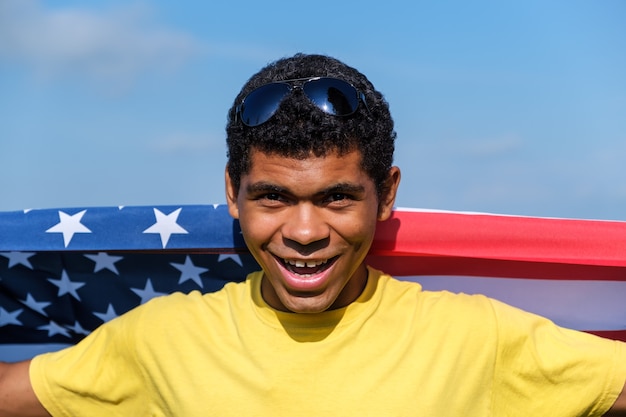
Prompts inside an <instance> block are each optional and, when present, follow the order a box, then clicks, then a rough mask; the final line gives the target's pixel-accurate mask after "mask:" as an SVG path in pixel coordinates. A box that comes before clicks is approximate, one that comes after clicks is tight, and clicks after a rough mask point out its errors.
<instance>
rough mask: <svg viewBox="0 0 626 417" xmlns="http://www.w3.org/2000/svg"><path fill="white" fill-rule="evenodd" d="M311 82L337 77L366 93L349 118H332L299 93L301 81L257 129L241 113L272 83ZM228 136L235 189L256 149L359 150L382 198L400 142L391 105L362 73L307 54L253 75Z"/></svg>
mask: <svg viewBox="0 0 626 417" xmlns="http://www.w3.org/2000/svg"><path fill="white" fill-rule="evenodd" d="M311 77H330V78H336V79H339V80H342V81H343V82H345V83H348V84H350V85H352V86H353V87H354V88H355V89H356V92H355V94H362V96H355V100H356V103H357V107H356V111H355V112H354V113H352V114H350V115H348V116H330V115H329V114H327V113H325V112H324V111H323V110H321V109H320V108H318V107H317V106H316V105H315V104H314V103H313V102H312V101H311V100H310V99H309V98H308V97H307V95H306V94H305V92H304V91H303V90H302V89H301V88H299V85H301V84H302V82H296V83H293V84H292V85H295V87H296V88H294V89H291V90H290V91H289V92H287V93H286V95H285V96H284V98H283V99H282V101H280V106H279V107H278V109H277V110H276V112H275V113H274V114H273V115H272V116H271V117H270V118H269V119H268V120H267V121H266V122H264V123H262V124H260V125H258V126H254V127H249V126H246V125H245V124H244V123H243V121H242V114H241V113H240V111H239V110H240V109H241V107H242V106H241V105H242V103H244V106H245V103H246V102H245V100H246V99H247V98H248V95H249V94H250V93H251V92H252V91H253V90H255V89H257V88H259V87H261V86H264V85H266V84H270V83H275V82H280V81H284V80H294V79H308V78H311ZM332 82H333V81H330V83H331V84H330V85H331V87H330V88H329V89H328V101H329V102H331V104H335V106H336V108H339V107H341V103H336V102H335V103H333V97H332V91H333V87H332ZM270 98H274V99H275V100H274V101H277V99H276V97H275V96H274V97H272V96H271V95H268V96H266V97H264V99H265V101H268V100H270ZM340 98H341V97H340ZM363 100H364V102H363ZM270 101H271V100H270ZM256 104H257V105H267V104H268V103H260V104H259V103H256ZM226 132H227V143H228V158H229V159H228V172H229V175H230V178H231V180H232V181H233V183H234V185H235V187H236V188H238V187H239V185H240V180H241V176H242V175H244V174H246V173H247V172H248V171H249V169H250V155H251V151H252V150H258V151H261V152H263V153H268V154H275V155H280V156H287V157H292V158H306V157H308V156H309V155H311V154H313V155H316V156H325V155H327V154H328V153H331V152H338V153H339V154H345V153H347V152H350V151H353V150H358V151H359V152H360V153H361V155H362V161H361V162H362V167H363V170H364V171H365V172H366V173H367V174H368V175H369V176H370V178H372V180H373V181H374V183H375V184H376V188H377V192H378V194H379V195H380V194H381V192H382V191H383V190H382V188H383V187H384V184H385V180H386V178H387V175H388V172H389V169H390V168H391V165H392V162H393V151H394V140H395V137H396V134H395V132H394V130H393V120H392V118H391V114H390V112H389V106H388V104H387V102H386V101H385V99H384V98H383V96H382V94H381V93H379V92H378V91H376V90H375V89H374V86H373V85H372V84H371V83H370V82H369V80H368V79H367V78H366V77H365V76H364V75H363V74H361V73H360V72H359V71H357V70H356V69H354V68H352V67H349V66H347V65H345V64H344V63H342V62H341V61H338V60H337V59H334V58H331V57H328V56H323V55H305V54H297V55H295V56H293V57H291V58H284V59H281V60H278V61H276V62H274V63H272V64H270V65H268V66H266V67H265V68H263V69H262V70H261V71H259V72H258V73H257V74H256V75H254V76H252V78H250V80H248V82H247V83H246V84H245V85H244V86H243V88H242V89H241V92H240V93H239V95H238V96H237V98H236V99H235V103H234V104H233V106H232V107H231V109H230V111H229V113H228V125H227V127H226Z"/></svg>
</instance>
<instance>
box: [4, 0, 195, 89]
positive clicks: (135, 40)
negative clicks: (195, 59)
mask: <svg viewBox="0 0 626 417" xmlns="http://www.w3.org/2000/svg"><path fill="white" fill-rule="evenodd" d="M152 20H153V19H151V13H150V11H149V10H148V9H147V8H146V7H143V6H137V5H132V6H124V7H117V8H114V9H107V10H91V9H87V8H84V7H82V8H76V7H74V8H63V9H51V8H46V7H45V6H44V5H43V4H42V3H41V2H39V1H37V0H3V1H2V2H0V62H2V61H4V62H5V63H9V64H13V65H15V64H17V65H19V66H22V67H23V66H25V67H26V68H28V69H29V70H31V71H33V72H34V73H35V74H37V75H38V76H42V77H46V78H56V77H73V76H76V75H79V76H83V77H86V78H88V79H92V80H96V81H113V82H116V83H118V82H123V83H127V82H128V81H130V80H132V79H134V78H136V77H137V76H138V75H139V74H141V73H144V72H146V71H153V70H158V71H163V70H165V71H167V70H172V69H175V68H177V67H178V66H180V65H181V64H183V63H184V62H185V61H186V60H187V59H189V58H190V57H191V56H193V55H194V54H196V53H198V52H199V51H200V50H201V49H202V48H201V46H200V43H199V42H198V41H196V40H195V39H194V38H193V37H192V36H190V35H188V34H185V33H182V32H177V31H175V30H171V29H167V28H164V27H160V26H159V25H157V24H155V23H154V22H153V21H152Z"/></svg>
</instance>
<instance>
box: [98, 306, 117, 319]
mask: <svg viewBox="0 0 626 417" xmlns="http://www.w3.org/2000/svg"><path fill="white" fill-rule="evenodd" d="M93 314H94V315H96V316H98V317H99V318H100V320H102V321H103V322H105V323H106V322H107V321H110V320H113V319H114V318H116V317H117V316H118V314H117V313H116V312H115V309H114V308H113V305H112V304H109V307H108V308H107V311H106V313H96V312H94V313H93Z"/></svg>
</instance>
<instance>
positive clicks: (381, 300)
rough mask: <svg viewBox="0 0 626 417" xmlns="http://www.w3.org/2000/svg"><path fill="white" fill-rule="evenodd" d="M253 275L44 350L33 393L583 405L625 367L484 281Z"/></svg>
mask: <svg viewBox="0 0 626 417" xmlns="http://www.w3.org/2000/svg"><path fill="white" fill-rule="evenodd" d="M260 280H261V274H260V273H254V274H251V275H250V276H249V277H248V279H247V280H246V282H245V283H240V284H234V283H233V284H227V285H226V286H225V287H224V289H223V290H221V291H219V292H216V293H211V294H204V295H203V294H200V293H198V292H194V293H191V294H189V295H183V294H174V295H170V296H166V297H161V298H158V299H154V300H152V301H151V302H149V303H147V304H145V305H143V306H141V307H139V308H137V309H135V310H133V311H131V312H129V313H127V314H125V315H123V316H121V317H119V318H117V319H115V320H113V321H111V322H109V323H107V324H105V325H102V326H101V327H100V328H99V329H97V330H96V331H95V332H93V333H92V334H91V335H90V336H88V337H87V338H86V339H85V340H83V341H82V342H81V343H79V344H78V345H77V346H76V347H71V348H68V349H66V350H63V351H60V352H56V353H50V354H45V355H42V356H38V357H36V358H35V359H34V360H33V362H32V365H31V370H30V374H31V380H32V383H33V387H34V389H35V392H36V394H37V396H38V397H39V399H40V400H41V402H42V403H43V404H44V406H45V407H46V408H47V409H48V410H49V411H50V412H51V413H52V415H54V416H73V417H78V416H89V417H97V416H107V417H110V416H133V417H134V416H184V417H193V416H220V417H221V416H236V417H242V416H271V417H280V416H288V417H296V416H315V417H319V416H341V417H349V416H358V417H364V416H373V417H382V416H385V417H388V416H437V417H442V416H454V417H458V416H464V417H468V416H481V417H483V416H507V417H514V416H524V417H527V416H578V415H601V414H602V413H603V412H605V411H606V410H607V409H608V408H609V407H610V406H611V404H612V403H613V401H614V400H615V398H616V397H617V395H618V394H619V392H620V391H621V388H622V386H623V384H624V381H625V380H626V344H623V343H620V342H614V341H610V340H606V339H600V338H597V337H595V336H591V335H587V334H584V333H579V332H574V331H570V330H565V329H561V328H558V327H556V326H555V325H554V324H552V323H551V322H549V321H548V320H546V319H543V318H540V317H538V316H535V315H532V314H528V313H525V312H521V311H519V310H517V309H514V308H512V307H509V306H506V305H504V304H502V303H499V302H497V301H493V300H490V299H488V298H486V297H483V296H468V295H455V294H451V293H447V292H425V291H422V289H421V287H420V286H419V285H418V284H415V283H409V282H402V281H397V280H395V279H393V278H391V277H389V276H387V275H382V274H381V273H379V272H378V271H375V270H370V277H369V280H368V283H367V286H366V288H365V291H364V292H363V294H362V295H361V296H360V297H359V298H358V299H357V300H356V301H355V302H354V303H352V304H351V305H350V306H348V307H346V308H343V309H340V310H334V311H328V312H324V313H321V314H310V315H308V314H307V315H304V314H292V313H283V312H278V311H275V310H273V309H272V308H270V307H269V306H268V305H267V304H266V303H265V302H264V301H263V300H262V298H261V295H260ZM587 413H588V414H587Z"/></svg>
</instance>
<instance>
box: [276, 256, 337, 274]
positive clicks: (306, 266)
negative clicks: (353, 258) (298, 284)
mask: <svg viewBox="0 0 626 417" xmlns="http://www.w3.org/2000/svg"><path fill="white" fill-rule="evenodd" d="M337 258H338V256H335V257H333V258H330V259H322V260H306V261H305V260H302V259H284V258H278V259H279V260H280V262H281V263H282V265H283V267H284V268H285V269H286V270H288V271H289V272H291V273H294V274H298V275H303V276H311V275H316V274H319V273H321V272H324V271H325V270H327V269H328V268H330V267H331V266H332V264H333V263H334V262H335V261H336V260H337Z"/></svg>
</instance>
